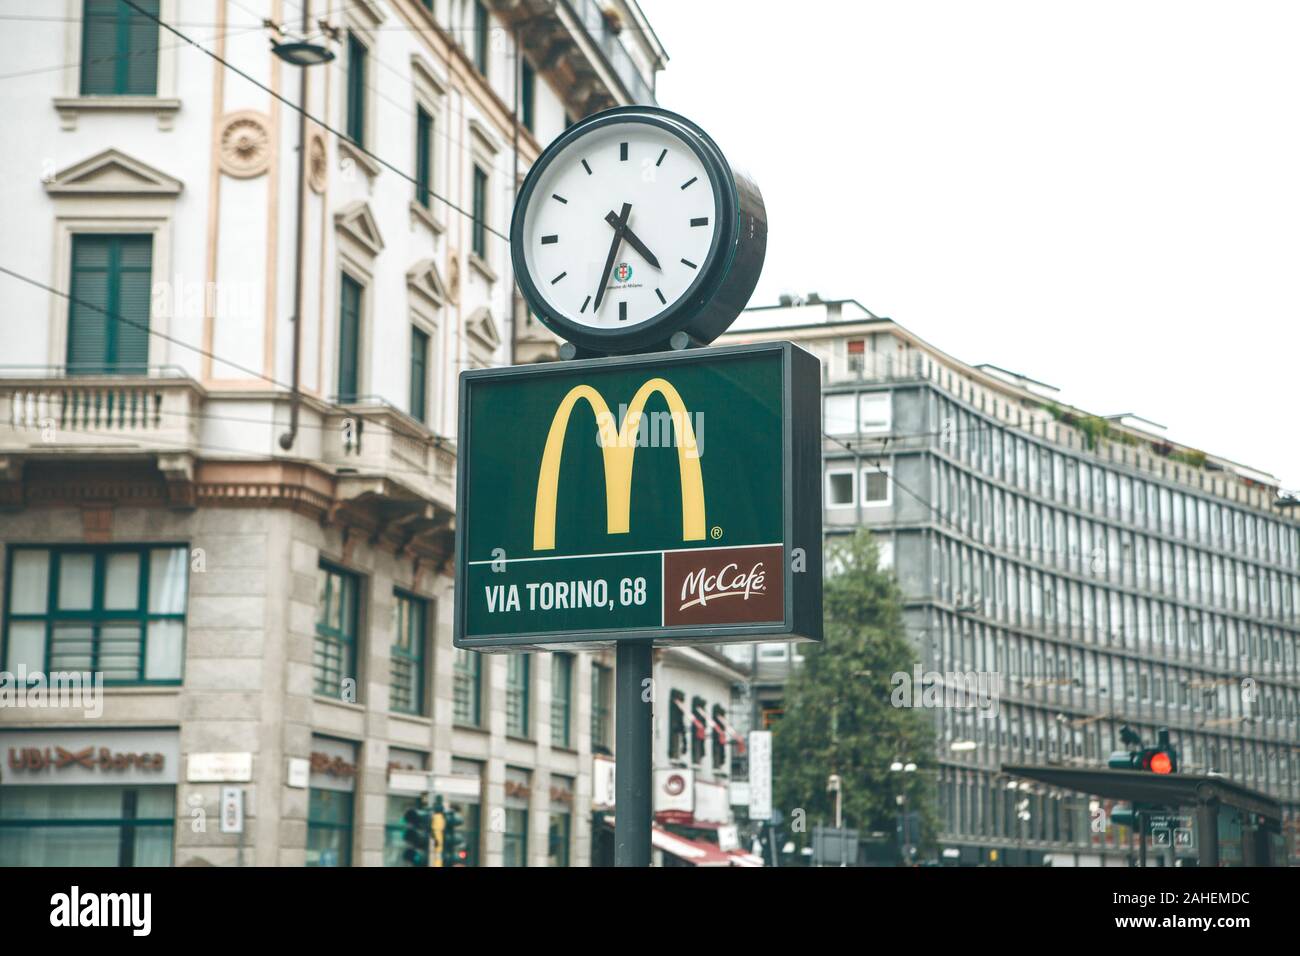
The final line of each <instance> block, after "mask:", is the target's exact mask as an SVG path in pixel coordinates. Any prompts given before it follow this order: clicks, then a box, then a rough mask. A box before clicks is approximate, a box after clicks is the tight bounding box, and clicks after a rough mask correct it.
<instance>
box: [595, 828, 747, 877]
mask: <svg viewBox="0 0 1300 956" xmlns="http://www.w3.org/2000/svg"><path fill="white" fill-rule="evenodd" d="M605 825H606V826H608V827H613V826H614V818H613V817H612V816H606V817H605ZM650 845H651V846H652V847H654V848H655V849H656V850H662V851H663V852H664V853H671V854H672V855H673V856H675V857H677V859H679V860H681V861H682V862H683V863H689V864H691V865H692V866H732V865H733V863H732V856H731V854H730V853H724V852H722V850H721V849H719V848H718V845H717V844H716V843H706V842H705V841H703V840H691V839H689V838H687V837H684V836H678V835H677V834H676V833H670V832H669V831H667V830H665V829H664V828H663V827H661V826H659V824H657V823H655V824H652V825H651V827H650ZM736 865H744V864H736Z"/></svg>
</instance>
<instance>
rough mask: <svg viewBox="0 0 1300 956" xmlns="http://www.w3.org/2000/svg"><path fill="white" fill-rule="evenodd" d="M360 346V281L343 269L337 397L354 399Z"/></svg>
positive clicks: (340, 296) (349, 400) (347, 399)
mask: <svg viewBox="0 0 1300 956" xmlns="http://www.w3.org/2000/svg"><path fill="white" fill-rule="evenodd" d="M360 348H361V283H360V282H358V281H357V280H356V279H354V278H352V276H350V275H348V274H347V273H346V272H345V273H344V274H343V282H342V285H341V286H340V289H339V384H338V400H339V401H340V402H344V403H347V402H355V401H356V400H357V381H358V369H359V366H360V362H359V361H358V356H359V353H360Z"/></svg>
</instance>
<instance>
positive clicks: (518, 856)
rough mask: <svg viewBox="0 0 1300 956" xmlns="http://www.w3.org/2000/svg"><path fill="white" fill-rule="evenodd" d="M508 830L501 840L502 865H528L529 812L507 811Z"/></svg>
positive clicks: (522, 810) (520, 810) (519, 810)
mask: <svg viewBox="0 0 1300 956" xmlns="http://www.w3.org/2000/svg"><path fill="white" fill-rule="evenodd" d="M505 823H506V830H505V833H504V834H503V835H502V839H501V865H502V866H527V865H528V811H527V810H524V809H507V810H506V821H505Z"/></svg>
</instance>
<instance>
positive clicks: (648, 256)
mask: <svg viewBox="0 0 1300 956" xmlns="http://www.w3.org/2000/svg"><path fill="white" fill-rule="evenodd" d="M605 221H606V222H607V223H609V224H610V225H611V226H613V227H614V228H615V230H617V229H618V228H619V225H618V216H616V215H614V213H613V211H612V210H611V211H610V213H609V214H608V215H606V216H605ZM622 233H623V238H624V239H626V240H627V244H628V245H629V246H631V247H632V248H633V249H635V250H636V251H637V253H638V254H639V255H640V256H641V258H642V259H644V260H645V261H646V262H647V263H649V264H650V265H651V266H653V267H654V268H656V269H659V268H660V265H659V260H658V259H656V258H655V256H654V253H653V252H651V251H650V249H649V247H648V246H646V244H645V243H644V242H642V241H641V238H640V237H639V236H638V235H637V234H636V233H635V232H633V231H632V227H631V226H629V225H627V224H626V223H624V224H623V228H622Z"/></svg>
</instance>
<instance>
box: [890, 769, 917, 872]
mask: <svg viewBox="0 0 1300 956" xmlns="http://www.w3.org/2000/svg"><path fill="white" fill-rule="evenodd" d="M889 769H890V771H891V772H893V773H916V769H917V768H916V764H915V763H914V762H913V761H911V760H908V761H902V760H895V761H894V762H893V763H891V764H890V765H889ZM894 799H895V802H897V804H898V848H899V852H901V853H902V855H903V863H904V865H906V864H907V863H909V862H911V859H912V854H911V848H910V847H909V846H908V841H907V785H906V784H904V785H903V787H902V793H900V794H899V795H898V796H897V797H895V798H894Z"/></svg>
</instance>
